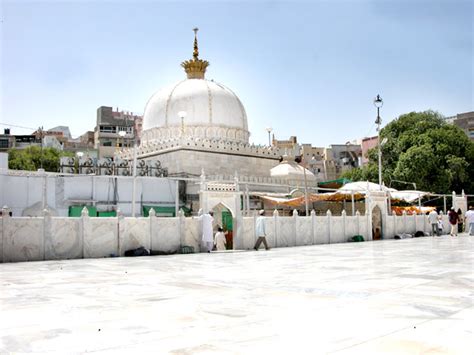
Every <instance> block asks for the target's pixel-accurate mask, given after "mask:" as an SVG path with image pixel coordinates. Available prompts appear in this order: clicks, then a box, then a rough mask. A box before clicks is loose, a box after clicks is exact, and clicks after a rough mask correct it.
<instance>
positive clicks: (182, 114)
mask: <svg viewBox="0 0 474 355" xmlns="http://www.w3.org/2000/svg"><path fill="white" fill-rule="evenodd" d="M187 115H188V113H187V112H186V111H179V112H178V117H179V118H181V136H184V119H185V118H186V116H187Z"/></svg>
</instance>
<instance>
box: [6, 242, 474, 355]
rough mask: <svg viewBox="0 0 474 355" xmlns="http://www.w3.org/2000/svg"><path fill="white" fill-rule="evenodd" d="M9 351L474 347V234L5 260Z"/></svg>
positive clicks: (462, 350)
mask: <svg viewBox="0 0 474 355" xmlns="http://www.w3.org/2000/svg"><path fill="white" fill-rule="evenodd" d="M0 285H1V286H0V353H1V354H4V353H57V354H64V353H68V354H69V353H84V352H91V353H105V354H109V353H111V354H112V353H114V354H115V353H127V354H141V353H154V354H165V353H171V354H254V353H258V354H271V353H276V354H295V355H296V354H304V353H311V354H324V353H336V354H346V353H347V354H382V353H392V354H472V351H473V349H474V335H473V327H474V308H473V299H474V298H473V296H474V237H468V236H467V235H466V234H463V235H461V236H460V237H458V238H451V237H449V236H443V237H439V238H431V237H425V238H417V239H405V240H386V241H375V242H365V243H350V244H333V245H318V246H307V247H296V248H282V249H272V250H270V251H268V252H266V251H264V250H261V251H258V252H255V251H243V252H227V253H211V254H207V253H206V254H192V255H175V256H154V257H139V258H108V259H87V260H66V261H45V262H30V263H11V264H0Z"/></svg>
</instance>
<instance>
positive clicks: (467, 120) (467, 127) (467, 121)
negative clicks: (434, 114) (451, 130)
mask: <svg viewBox="0 0 474 355" xmlns="http://www.w3.org/2000/svg"><path fill="white" fill-rule="evenodd" d="M446 121H448V122H449V123H451V124H453V125H455V126H458V127H459V128H461V129H462V130H463V131H464V133H466V135H467V136H468V137H469V139H470V140H471V141H474V111H471V112H465V113H458V114H457V115H456V116H451V117H446Z"/></svg>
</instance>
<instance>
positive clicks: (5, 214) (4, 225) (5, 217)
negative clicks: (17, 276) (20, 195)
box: [0, 206, 11, 263]
mask: <svg viewBox="0 0 474 355" xmlns="http://www.w3.org/2000/svg"><path fill="white" fill-rule="evenodd" d="M10 218H11V217H10V209H9V208H8V206H3V207H2V218H1V229H2V230H1V231H0V238H1V241H0V243H1V244H0V245H1V248H2V250H1V253H0V258H1V260H0V262H2V263H3V262H5V239H6V236H7V230H8V228H9V225H10V223H9V222H10Z"/></svg>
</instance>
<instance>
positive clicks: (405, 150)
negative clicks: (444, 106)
mask: <svg viewBox="0 0 474 355" xmlns="http://www.w3.org/2000/svg"><path fill="white" fill-rule="evenodd" d="M380 137H381V139H384V138H387V143H386V144H384V145H383V147H382V172H383V180H384V181H385V183H387V184H388V183H390V182H392V183H391V186H392V187H395V188H400V189H405V188H407V186H406V185H405V184H400V183H398V182H396V181H394V180H399V181H406V182H412V183H416V185H417V188H418V189H420V190H424V191H430V192H436V193H450V192H451V191H456V192H458V193H459V192H461V190H462V189H464V190H465V192H466V193H469V192H472V191H473V190H474V143H473V142H471V141H470V140H469V138H468V137H467V136H466V134H465V133H464V132H463V131H462V130H461V129H459V128H458V127H456V126H454V125H451V124H448V123H446V122H445V120H444V119H443V117H442V116H441V115H440V114H439V113H437V112H433V111H424V112H411V113H408V114H405V115H401V116H400V117H398V118H397V119H395V120H394V121H392V122H390V123H389V124H388V125H387V126H385V127H384V128H383V129H382V130H381V131H380ZM368 157H369V164H368V165H367V166H365V167H363V168H358V169H354V170H352V171H349V172H347V173H346V174H345V175H344V177H346V178H349V179H351V180H369V181H373V182H378V176H377V172H378V170H377V169H378V168H377V166H378V165H377V149H372V150H371V151H369V154H368ZM359 177H361V179H359Z"/></svg>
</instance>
